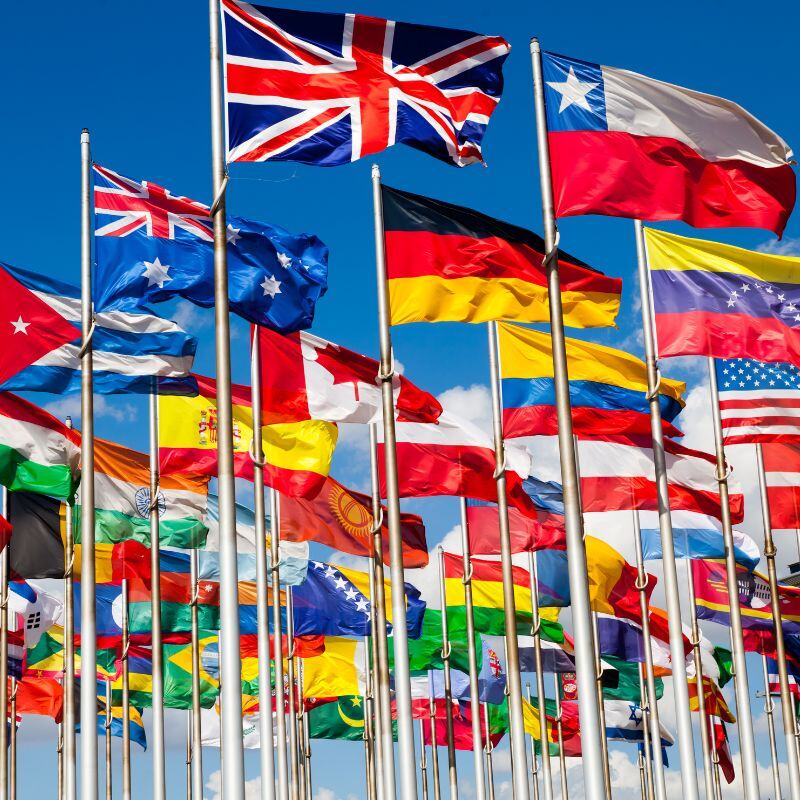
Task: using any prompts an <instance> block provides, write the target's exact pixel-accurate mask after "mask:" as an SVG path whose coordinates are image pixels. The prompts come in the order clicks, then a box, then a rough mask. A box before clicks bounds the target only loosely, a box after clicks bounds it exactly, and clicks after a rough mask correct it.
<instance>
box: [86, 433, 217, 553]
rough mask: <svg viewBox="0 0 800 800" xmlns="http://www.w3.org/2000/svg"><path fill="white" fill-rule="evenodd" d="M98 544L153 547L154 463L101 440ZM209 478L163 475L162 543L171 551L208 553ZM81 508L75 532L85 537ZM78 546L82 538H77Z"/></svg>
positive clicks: (96, 452) (98, 441) (96, 455)
mask: <svg viewBox="0 0 800 800" xmlns="http://www.w3.org/2000/svg"><path fill="white" fill-rule="evenodd" d="M94 458H95V462H94V472H95V474H94V485H95V503H94V505H95V538H96V540H97V541H98V542H112V543H113V542H121V541H123V540H124V539H136V540H137V541H139V542H142V543H143V544H146V545H148V546H149V544H150V458H149V456H147V455H146V454H144V453H139V452H137V451H136V450H130V449H129V448H127V447H123V446H122V445H120V444H116V443H114V442H109V441H106V440H104V439H96V440H95V449H94ZM207 496H208V478H207V477H202V476H197V475H162V476H161V477H160V479H159V487H158V498H157V502H158V514H159V538H160V541H161V544H162V545H166V546H168V547H202V545H203V544H204V542H205V540H206V534H207V533H208V528H207V527H206V524H205V516H206V498H207ZM80 514H81V507H80V505H76V506H75V524H74V531H75V534H76V537H79V535H80V529H81V528H80ZM76 541H78V538H76Z"/></svg>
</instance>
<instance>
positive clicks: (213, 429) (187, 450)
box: [158, 375, 338, 497]
mask: <svg viewBox="0 0 800 800" xmlns="http://www.w3.org/2000/svg"><path fill="white" fill-rule="evenodd" d="M196 377H197V384H198V386H199V389H200V393H199V394H198V395H197V397H175V396H159V398H158V408H159V414H160V416H161V424H160V426H159V434H158V435H159V441H158V445H159V459H160V462H161V473H162V474H163V475H169V474H174V473H178V472H183V473H194V474H199V475H212V476H216V474H217V383H216V381H215V380H213V379H212V378H204V377H202V376H200V375H198V376H196ZM261 430H262V447H263V453H264V461H265V462H266V463H265V467H264V481H265V483H266V484H267V485H268V486H271V487H272V488H273V489H277V490H278V491H280V492H283V493H284V494H287V495H293V496H299V497H313V496H314V495H315V494H316V493H317V492H318V491H319V490H320V488H321V487H322V485H323V483H324V482H325V478H326V477H327V476H328V472H329V471H330V466H331V459H332V458H333V450H334V448H335V447H336V438H337V435H338V430H337V428H336V425H334V424H333V423H330V422H322V421H320V420H305V421H303V422H287V423H281V424H278V425H265V426H263V427H262V429H261ZM252 441H253V411H252V400H251V395H250V389H249V388H248V387H246V386H238V385H235V384H234V386H233V447H234V456H233V463H234V473H235V475H236V476H237V477H239V478H246V479H248V480H253V460H252V458H251V456H250V446H251V443H252Z"/></svg>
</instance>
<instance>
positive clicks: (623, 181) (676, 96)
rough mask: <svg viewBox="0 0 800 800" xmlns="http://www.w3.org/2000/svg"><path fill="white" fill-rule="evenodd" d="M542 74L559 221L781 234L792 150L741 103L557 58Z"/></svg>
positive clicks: (790, 187)
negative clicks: (584, 218)
mask: <svg viewBox="0 0 800 800" xmlns="http://www.w3.org/2000/svg"><path fill="white" fill-rule="evenodd" d="M542 69H543V77H544V92H545V104H546V109H547V127H548V131H549V136H548V139H549V143H550V159H551V165H552V173H553V192H554V195H555V209H556V216H558V217H568V216H575V215H578V214H604V215H607V216H612V217H629V218H632V219H642V220H650V221H656V220H668V219H680V220H683V221H684V222H687V223H689V224H690V225H693V226H695V227H697V228H711V227H715V228H718V227H754V228H765V229H767V230H771V231H775V233H777V234H778V235H780V234H781V233H782V231H783V229H784V227H785V226H786V221H787V219H788V217H789V214H790V213H791V211H792V208H793V207H794V202H795V176H794V172H793V171H792V168H791V167H790V166H789V163H790V161H791V158H792V151H791V150H790V149H789V146H788V145H787V144H786V142H784V140H783V139H782V138H781V137H780V136H778V134H776V133H775V132H774V131H772V130H770V129H769V128H768V127H767V126H766V125H764V124H763V123H762V122H760V121H759V120H758V119H756V118H755V117H754V116H752V115H751V114H749V113H748V112H747V111H745V110H744V109H743V108H742V107H741V106H739V105H737V104H736V103H733V102H731V101H730V100H725V99H723V98H721V97H714V96H713V95H709V94H703V93H702V92H696V91H693V90H691V89H685V88H683V87H681V86H674V85H673V84H669V83H664V82H663V81H658V80H654V79H652V78H647V77H645V76H643V75H638V74H636V73H635V72H629V71H627V70H622V69H615V68H613V67H606V66H602V65H600V64H592V63H590V62H587V61H580V60H578V59H575V58H568V57H566V56H561V55H556V54H554V53H545V54H543V57H542Z"/></svg>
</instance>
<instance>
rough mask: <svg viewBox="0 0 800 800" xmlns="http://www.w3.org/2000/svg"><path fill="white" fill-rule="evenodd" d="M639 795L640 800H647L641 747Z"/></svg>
mask: <svg viewBox="0 0 800 800" xmlns="http://www.w3.org/2000/svg"><path fill="white" fill-rule="evenodd" d="M637 760H638V762H639V795H640V797H641V798H642V800H649V798H648V797H647V779H646V778H645V767H644V756H643V755H642V751H641V748H640V749H639V757H638V759H637Z"/></svg>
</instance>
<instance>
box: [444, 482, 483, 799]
mask: <svg viewBox="0 0 800 800" xmlns="http://www.w3.org/2000/svg"><path fill="white" fill-rule="evenodd" d="M459 506H460V508H461V559H462V566H463V572H464V577H463V578H462V579H461V580H462V583H463V584H464V606H465V612H466V629H467V658H468V663H469V710H470V718H471V723H472V743H473V748H472V762H473V767H474V769H475V797H476V800H486V787H485V785H484V777H483V748H481V747H480V744H479V743H480V741H481V699H480V689H479V686H478V654H477V653H476V652H475V610H474V606H473V602H472V557H471V554H470V546H469V528H468V527H467V501H466V498H464V497H460V498H459ZM446 607H447V605H446V602H445V601H444V600H443V601H442V613H443V614H444V613H445V610H446Z"/></svg>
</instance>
